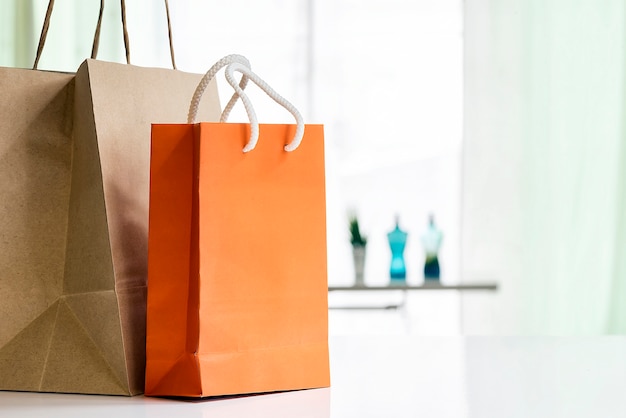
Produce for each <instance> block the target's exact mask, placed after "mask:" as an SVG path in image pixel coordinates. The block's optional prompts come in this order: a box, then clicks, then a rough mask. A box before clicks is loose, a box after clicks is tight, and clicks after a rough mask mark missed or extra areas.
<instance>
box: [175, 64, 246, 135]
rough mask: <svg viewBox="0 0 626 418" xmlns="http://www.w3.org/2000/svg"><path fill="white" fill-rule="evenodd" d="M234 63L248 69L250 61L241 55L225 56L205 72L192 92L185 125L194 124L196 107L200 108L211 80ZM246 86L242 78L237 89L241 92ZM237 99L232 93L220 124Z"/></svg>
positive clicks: (244, 78) (244, 79)
mask: <svg viewBox="0 0 626 418" xmlns="http://www.w3.org/2000/svg"><path fill="white" fill-rule="evenodd" d="M234 62H239V63H242V64H244V65H246V66H247V67H248V68H249V67H250V61H248V59H247V58H246V57H244V56H243V55H237V54H232V55H227V56H225V57H224V58H222V59H221V60H219V61H218V62H216V63H215V64H213V66H212V67H211V68H210V69H209V71H207V73H206V74H205V75H204V77H202V80H200V83H199V84H198V87H196V91H195V92H194V94H193V98H192V99H191V104H190V105H189V113H188V114H187V123H195V122H196V116H197V114H198V107H199V106H200V100H201V99H202V95H203V94H204V91H205V90H206V88H207V86H208V85H209V83H210V82H211V80H213V78H214V77H215V75H216V74H217V73H218V72H219V70H221V69H222V68H223V67H225V66H227V65H229V64H232V63H234ZM246 84H248V78H247V77H246V76H244V77H242V78H241V81H240V82H239V87H240V88H241V89H242V90H243V89H244V88H246ZM237 99H238V97H237V93H234V94H233V96H232V97H231V98H230V100H229V101H228V104H227V105H226V107H225V108H224V112H222V117H221V118H220V122H226V118H228V115H229V114H230V111H231V110H232V108H233V106H235V103H237ZM225 117H226V118H225Z"/></svg>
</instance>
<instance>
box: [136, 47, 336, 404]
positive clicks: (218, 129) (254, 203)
mask: <svg viewBox="0 0 626 418" xmlns="http://www.w3.org/2000/svg"><path fill="white" fill-rule="evenodd" d="M239 62H244V63H247V60H245V59H244V58H243V57H240V56H229V57H226V58H225V59H223V60H221V61H220V62H218V64H216V65H215V66H214V67H213V68H212V69H211V70H210V71H209V73H207V75H206V76H205V79H204V80H203V82H201V84H200V86H199V87H198V91H197V92H196V96H194V100H193V101H192V110H190V121H191V122H193V120H194V119H195V110H194V109H193V108H194V106H197V104H198V102H199V97H200V96H201V94H202V89H203V85H206V83H208V81H209V80H210V79H211V78H212V77H213V76H214V75H215V73H216V72H217V70H219V69H220V67H222V66H225V65H228V66H227V79H228V80H229V82H230V83H231V85H233V87H234V88H235V90H236V96H234V97H235V98H237V97H239V98H241V99H242V101H243V102H244V105H245V106H246V110H247V111H248V115H249V116H250V119H251V123H250V124H239V123H197V124H194V123H189V124H184V125H180V124H179V125H153V128H152V154H151V184H150V221H149V248H148V312H147V315H148V316H147V318H148V322H147V365H146V388H145V393H146V395H154V396H188V397H205V396H220V395H231V394H245V393H260V392H271V391H283V390H292V389H304V388H318V387H326V386H329V384H330V376H329V374H330V373H329V364H328V311H327V309H328V304H327V278H326V220H325V211H326V207H325V188H324V142H323V127H322V126H321V125H307V126H306V127H305V126H304V125H303V124H302V121H301V117H300V116H299V114H298V113H297V110H295V109H294V108H293V107H291V106H290V104H289V103H287V102H286V101H284V99H282V98H281V97H280V96H277V95H275V93H274V92H273V90H271V88H269V87H268V86H267V85H266V84H264V83H263V82H262V81H261V80H258V79H257V78H256V75H255V74H254V73H251V72H250V71H249V68H248V67H247V65H242V64H240V63H239ZM234 71H237V72H240V73H242V74H243V77H242V82H241V84H240V86H241V87H240V86H238V85H236V82H235V81H234V77H233V72H234ZM248 78H249V79H251V80H253V81H255V82H256V83H257V84H259V85H260V86H261V87H262V88H263V89H264V90H266V91H267V92H268V94H270V95H271V96H273V98H274V99H275V100H277V101H278V102H279V103H281V104H283V105H284V106H285V107H287V108H288V110H290V111H291V112H292V113H294V115H295V116H296V118H297V120H298V124H297V125H265V124H261V125H259V124H258V123H257V122H256V116H255V115H254V110H253V109H252V107H251V105H250V102H249V100H248V98H247V96H246V95H245V93H244V92H243V89H242V87H245V83H246V81H247V79H248ZM203 83H204V84H203ZM233 103H234V101H233V100H231V103H229V105H228V106H227V108H226V110H225V112H224V115H223V120H224V119H225V118H226V117H227V114H228V112H229V110H230V108H231V107H232V104H233ZM257 138H258V142H256V139H257ZM286 144H287V146H286Z"/></svg>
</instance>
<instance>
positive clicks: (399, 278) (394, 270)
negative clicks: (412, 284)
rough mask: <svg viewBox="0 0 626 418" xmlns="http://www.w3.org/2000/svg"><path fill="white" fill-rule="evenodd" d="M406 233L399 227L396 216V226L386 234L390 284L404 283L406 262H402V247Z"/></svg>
mask: <svg viewBox="0 0 626 418" xmlns="http://www.w3.org/2000/svg"><path fill="white" fill-rule="evenodd" d="M407 237H408V234H407V233H406V232H404V231H403V230H401V229H400V225H399V220H398V217H396V227H395V229H394V230H393V231H391V232H390V233H388V234H387V240H388V241H389V248H390V249H391V266H390V267H389V278H390V279H391V283H392V284H404V283H405V282H406V263H405V262H404V248H405V247H406V240H407Z"/></svg>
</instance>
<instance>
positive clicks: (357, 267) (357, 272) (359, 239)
mask: <svg viewBox="0 0 626 418" xmlns="http://www.w3.org/2000/svg"><path fill="white" fill-rule="evenodd" d="M349 226H350V243H351V244H352V258H353V260H354V277H355V286H364V285H365V279H364V271H365V247H366V245H367V237H365V236H364V235H362V234H361V230H360V228H359V219H358V218H357V217H356V215H351V216H350V220H349Z"/></svg>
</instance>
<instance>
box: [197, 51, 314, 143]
mask: <svg viewBox="0 0 626 418" xmlns="http://www.w3.org/2000/svg"><path fill="white" fill-rule="evenodd" d="M223 67H226V80H227V81H228V83H229V84H230V85H231V86H232V87H233V89H234V90H235V93H234V94H233V96H232V97H231V98H230V100H229V102H228V104H227V105H226V107H225V108H224V111H223V112H222V115H221V117H220V122H226V120H227V119H228V116H229V115H230V112H231V111H232V109H233V107H234V106H235V104H236V103H237V100H238V99H239V98H241V101H242V102H243V105H244V107H245V109H246V113H247V114H248V119H249V120H250V139H249V141H248V143H247V144H246V146H245V147H244V148H243V152H250V151H252V150H253V149H254V148H255V147H256V144H257V142H258V140H259V122H258V119H257V117H256V112H255V111H254V107H253V106H252V102H251V101H250V99H249V98H248V96H247V95H246V94H245V93H244V91H243V90H244V89H245V88H246V85H247V83H248V80H252V81H253V82H254V83H255V84H256V85H257V86H259V87H260V88H261V89H262V90H263V91H264V92H265V93H266V94H267V95H268V96H270V97H271V98H272V99H273V100H274V101H275V102H276V103H278V104H279V105H281V106H282V107H284V108H285V109H287V111H289V113H291V114H292V115H293V116H294V118H295V119H296V133H295V135H294V138H293V140H292V141H291V142H290V143H289V144H287V145H285V151H288V152H291V151H294V150H295V149H296V148H298V146H300V143H301V142H302V137H303V136H304V119H303V118H302V115H301V114H300V112H299V111H298V109H296V107H295V106H294V105H292V104H291V103H290V102H289V101H287V100H286V99H285V98H284V97H282V96H281V95H280V94H278V93H276V91H275V90H274V89H272V88H271V87H270V86H269V85H268V84H267V83H266V82H265V81H263V80H262V79H261V78H260V77H259V76H258V75H256V74H255V73H253V72H252V70H251V69H250V62H249V61H248V59H247V58H246V57H244V56H242V55H237V54H233V55H228V56H226V57H224V58H222V59H221V60H219V61H218V62H217V63H215V64H214V65H213V66H212V67H211V68H210V69H209V71H208V72H207V73H206V74H205V75H204V77H203V78H202V80H200V83H199V84H198V87H197V88H196V91H195V92H194V95H193V98H192V99H191V104H190V106H189V113H188V115H187V123H195V121H196V116H197V114H198V107H199V106H200V100H201V99H202V94H203V93H204V91H205V90H206V88H207V86H208V85H209V83H210V82H211V80H212V79H213V78H214V77H215V75H216V74H217V73H218V72H219V70H221V69H222V68H223ZM235 71H237V72H239V73H241V74H242V77H241V80H240V81H239V84H237V80H236V79H235V76H234V72H235Z"/></svg>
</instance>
